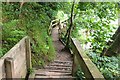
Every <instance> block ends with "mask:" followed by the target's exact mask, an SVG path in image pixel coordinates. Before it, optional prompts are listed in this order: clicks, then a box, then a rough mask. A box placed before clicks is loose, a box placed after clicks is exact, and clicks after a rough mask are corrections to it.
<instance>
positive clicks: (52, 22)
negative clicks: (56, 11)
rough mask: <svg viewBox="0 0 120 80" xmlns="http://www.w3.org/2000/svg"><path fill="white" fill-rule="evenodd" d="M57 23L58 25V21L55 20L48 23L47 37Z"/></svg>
mask: <svg viewBox="0 0 120 80" xmlns="http://www.w3.org/2000/svg"><path fill="white" fill-rule="evenodd" d="M58 23H59V19H55V20H52V21H51V22H50V26H49V29H48V34H49V35H51V33H52V28H53V27H54V26H56V25H57V24H58Z"/></svg>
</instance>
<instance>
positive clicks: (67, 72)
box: [34, 60, 75, 80]
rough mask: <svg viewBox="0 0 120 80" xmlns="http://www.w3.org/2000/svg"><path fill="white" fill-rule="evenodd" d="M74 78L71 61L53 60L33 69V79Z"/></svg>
mask: <svg viewBox="0 0 120 80" xmlns="http://www.w3.org/2000/svg"><path fill="white" fill-rule="evenodd" d="M38 79H39V80H74V79H75V77H72V61H60V60H55V61H53V62H51V63H50V64H48V65H47V66H45V67H44V69H38V70H35V74H34V80H38Z"/></svg>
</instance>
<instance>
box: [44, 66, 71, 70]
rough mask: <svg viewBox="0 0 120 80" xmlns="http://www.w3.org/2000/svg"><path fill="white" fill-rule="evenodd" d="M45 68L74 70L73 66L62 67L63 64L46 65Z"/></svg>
mask: <svg viewBox="0 0 120 80" xmlns="http://www.w3.org/2000/svg"><path fill="white" fill-rule="evenodd" d="M45 69H50V70H70V71H71V70H72V67H63V66H62V67H61V66H57V67H56V66H46V67H45Z"/></svg>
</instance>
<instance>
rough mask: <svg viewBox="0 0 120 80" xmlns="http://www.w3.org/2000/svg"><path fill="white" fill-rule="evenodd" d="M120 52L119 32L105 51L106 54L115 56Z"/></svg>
mask: <svg viewBox="0 0 120 80" xmlns="http://www.w3.org/2000/svg"><path fill="white" fill-rule="evenodd" d="M119 54H120V33H118V35H117V36H116V39H115V40H114V42H113V43H112V44H111V46H110V47H109V48H108V49H107V50H106V51H105V53H104V55H106V56H117V55H119Z"/></svg>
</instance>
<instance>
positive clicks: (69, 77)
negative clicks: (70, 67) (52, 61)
mask: <svg viewBox="0 0 120 80" xmlns="http://www.w3.org/2000/svg"><path fill="white" fill-rule="evenodd" d="M35 78H59V79H60V78H61V79H62V78H63V79H65V78H68V79H71V78H74V77H72V76H35Z"/></svg>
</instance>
